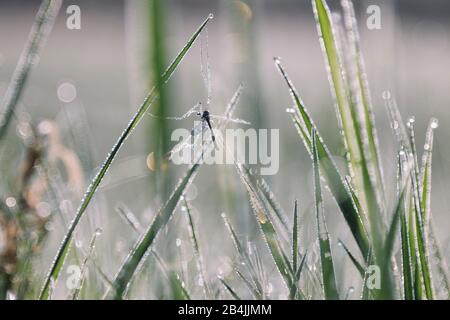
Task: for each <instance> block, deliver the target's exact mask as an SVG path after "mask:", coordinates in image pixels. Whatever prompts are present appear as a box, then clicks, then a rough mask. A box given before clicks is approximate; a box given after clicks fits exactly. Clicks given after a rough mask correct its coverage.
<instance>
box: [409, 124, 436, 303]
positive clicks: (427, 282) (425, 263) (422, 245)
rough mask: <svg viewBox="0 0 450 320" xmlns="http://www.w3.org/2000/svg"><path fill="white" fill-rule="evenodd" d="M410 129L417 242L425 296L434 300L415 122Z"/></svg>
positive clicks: (410, 125)
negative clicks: (421, 193) (421, 195)
mask: <svg viewBox="0 0 450 320" xmlns="http://www.w3.org/2000/svg"><path fill="white" fill-rule="evenodd" d="M407 128H408V129H409V141H410V145H411V158H412V161H413V164H414V170H413V172H412V173H411V176H412V181H413V183H412V185H413V197H414V213H415V215H414V218H415V227H416V230H415V231H416V240H417V253H418V256H419V262H420V270H421V273H422V281H423V285H424V288H425V296H426V298H427V299H428V300H432V299H433V297H434V292H433V291H434V290H433V282H432V279H431V268H430V261H429V255H428V247H427V236H426V233H425V227H424V221H423V217H424V215H425V214H424V212H423V211H422V209H423V208H424V206H423V205H422V201H421V197H420V182H419V169H418V162H417V152H416V143H415V137H414V120H412V119H411V120H409V121H408V124H407Z"/></svg>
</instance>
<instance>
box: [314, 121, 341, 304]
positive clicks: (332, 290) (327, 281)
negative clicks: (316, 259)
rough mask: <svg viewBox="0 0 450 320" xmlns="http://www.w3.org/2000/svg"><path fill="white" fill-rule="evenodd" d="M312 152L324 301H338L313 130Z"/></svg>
mask: <svg viewBox="0 0 450 320" xmlns="http://www.w3.org/2000/svg"><path fill="white" fill-rule="evenodd" d="M311 137H312V152H313V170H314V195H315V208H316V221H317V236H318V238H319V239H318V241H319V249H320V261H321V266H322V267H321V270H322V284H323V289H324V297H325V299H326V300H337V299H339V293H338V290H337V285H336V276H335V272H334V265H333V256H332V254H331V246H330V238H329V234H328V230H327V227H326V222H325V217H324V215H323V199H322V187H321V183H320V173H319V155H318V152H317V143H316V140H317V136H316V132H315V130H314V129H312V131H311Z"/></svg>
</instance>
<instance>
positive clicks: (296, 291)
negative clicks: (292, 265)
mask: <svg viewBox="0 0 450 320" xmlns="http://www.w3.org/2000/svg"><path fill="white" fill-rule="evenodd" d="M305 261H306V253H305V254H304V255H303V258H302V260H301V261H300V265H299V266H298V268H297V269H296V272H295V282H294V283H293V284H292V286H291V288H290V290H289V298H290V299H295V298H300V299H303V300H304V299H305V294H304V293H303V292H302V291H301V290H300V286H299V281H300V276H301V275H302V271H303V267H304V266H305Z"/></svg>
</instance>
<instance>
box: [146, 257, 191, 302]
mask: <svg viewBox="0 0 450 320" xmlns="http://www.w3.org/2000/svg"><path fill="white" fill-rule="evenodd" d="M151 252H152V254H153V256H154V257H155V260H156V261H157V262H158V265H159V267H160V269H161V271H162V272H163V274H164V276H165V277H166V278H167V279H168V280H169V282H170V286H171V289H172V297H173V299H175V300H191V296H190V295H189V293H188V292H187V290H186V289H185V287H184V284H183V282H182V281H181V280H180V277H179V276H178V274H176V273H175V272H173V271H169V268H168V267H167V266H166V264H165V263H164V260H163V259H162V258H161V257H160V256H159V254H158V253H157V252H156V251H154V250H151Z"/></svg>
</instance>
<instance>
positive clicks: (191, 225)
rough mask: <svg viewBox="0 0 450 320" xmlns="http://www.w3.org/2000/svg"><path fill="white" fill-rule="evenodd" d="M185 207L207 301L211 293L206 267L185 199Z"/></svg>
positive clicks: (189, 207) (189, 208)
mask: <svg viewBox="0 0 450 320" xmlns="http://www.w3.org/2000/svg"><path fill="white" fill-rule="evenodd" d="M184 205H185V207H186V215H187V218H188V225H189V235H190V238H191V242H192V247H193V248H194V256H195V261H196V264H197V269H198V272H199V275H200V277H201V279H202V288H203V294H204V296H205V299H207V298H208V297H209V296H211V291H210V289H209V286H208V282H207V278H206V272H205V267H204V263H203V258H202V255H201V253H200V247H199V244H198V236H197V232H196V229H195V226H194V219H193V218H192V213H191V206H190V204H189V203H188V201H187V200H186V199H184Z"/></svg>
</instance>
